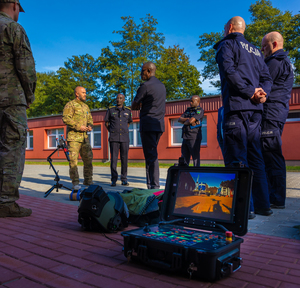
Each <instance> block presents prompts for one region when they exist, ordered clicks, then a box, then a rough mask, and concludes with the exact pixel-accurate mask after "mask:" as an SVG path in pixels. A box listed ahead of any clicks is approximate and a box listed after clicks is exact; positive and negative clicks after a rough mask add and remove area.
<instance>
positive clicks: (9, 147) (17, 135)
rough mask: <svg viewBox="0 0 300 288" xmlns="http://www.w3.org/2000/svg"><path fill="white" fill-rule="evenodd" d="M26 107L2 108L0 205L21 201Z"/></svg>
mask: <svg viewBox="0 0 300 288" xmlns="http://www.w3.org/2000/svg"><path fill="white" fill-rule="evenodd" d="M26 130H27V115H26V106H24V105H20V106H8V107H0V204H5V203H11V202H15V201H16V200H18V199H19V187H20V183H21V180H22V175H23V171H24V163H25V148H26V134H27V132H26Z"/></svg>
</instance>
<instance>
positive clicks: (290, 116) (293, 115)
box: [286, 110, 300, 122]
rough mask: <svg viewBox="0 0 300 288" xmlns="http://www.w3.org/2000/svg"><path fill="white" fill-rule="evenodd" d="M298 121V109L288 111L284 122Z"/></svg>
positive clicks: (299, 113)
mask: <svg viewBox="0 0 300 288" xmlns="http://www.w3.org/2000/svg"><path fill="white" fill-rule="evenodd" d="M299 121H300V111H297V110H294V111H293V110H292V111H290V112H289V114H288V117H287V119H286V122H299Z"/></svg>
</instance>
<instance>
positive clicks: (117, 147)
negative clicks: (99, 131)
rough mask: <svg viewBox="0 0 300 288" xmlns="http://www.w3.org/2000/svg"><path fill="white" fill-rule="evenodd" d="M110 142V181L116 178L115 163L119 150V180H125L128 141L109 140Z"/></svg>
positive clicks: (114, 180)
mask: <svg viewBox="0 0 300 288" xmlns="http://www.w3.org/2000/svg"><path fill="white" fill-rule="evenodd" d="M109 144H110V155H111V161H110V171H111V181H113V182H116V181H117V180H118V172H117V163H118V155H119V151H120V159H121V181H127V166H128V150H129V142H109Z"/></svg>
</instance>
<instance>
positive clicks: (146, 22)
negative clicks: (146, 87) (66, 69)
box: [100, 14, 165, 106]
mask: <svg viewBox="0 0 300 288" xmlns="http://www.w3.org/2000/svg"><path fill="white" fill-rule="evenodd" d="M121 19H122V20H123V21H124V22H125V24H124V26H123V27H122V28H123V30H120V31H114V32H113V33H116V34H119V35H120V36H121V37H122V39H121V40H120V41H116V42H113V41H111V42H110V44H111V46H112V47H109V46H108V47H106V48H103V49H102V51H101V56H100V63H101V64H100V71H101V80H102V83H101V84H102V90H101V92H102V95H105V97H103V98H102V103H103V104H105V105H106V106H108V105H110V104H112V103H113V102H114V100H115V96H116V94H117V93H123V94H124V95H125V97H126V98H127V102H131V101H132V100H133V98H134V96H135V93H136V90H137V88H138V86H139V84H140V82H141V80H140V69H141V66H142V64H143V63H144V62H145V61H153V62H155V61H156V60H157V59H158V58H159V57H160V53H161V51H162V49H163V44H164V39H165V38H164V37H163V35H162V33H158V32H156V25H157V21H156V19H154V18H153V17H152V16H151V15H150V14H147V16H146V17H145V18H141V19H140V20H141V24H136V23H135V22H134V19H133V17H130V16H128V17H121Z"/></svg>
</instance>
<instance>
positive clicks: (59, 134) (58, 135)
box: [47, 128, 65, 149]
mask: <svg viewBox="0 0 300 288" xmlns="http://www.w3.org/2000/svg"><path fill="white" fill-rule="evenodd" d="M50 130H55V134H49V131H50ZM58 130H63V133H58ZM61 135H63V136H64V137H65V131H64V128H57V129H48V130H47V145H48V146H47V147H48V149H56V148H57V145H56V146H55V147H50V143H49V137H50V136H55V139H59V137H60V136H61Z"/></svg>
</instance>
